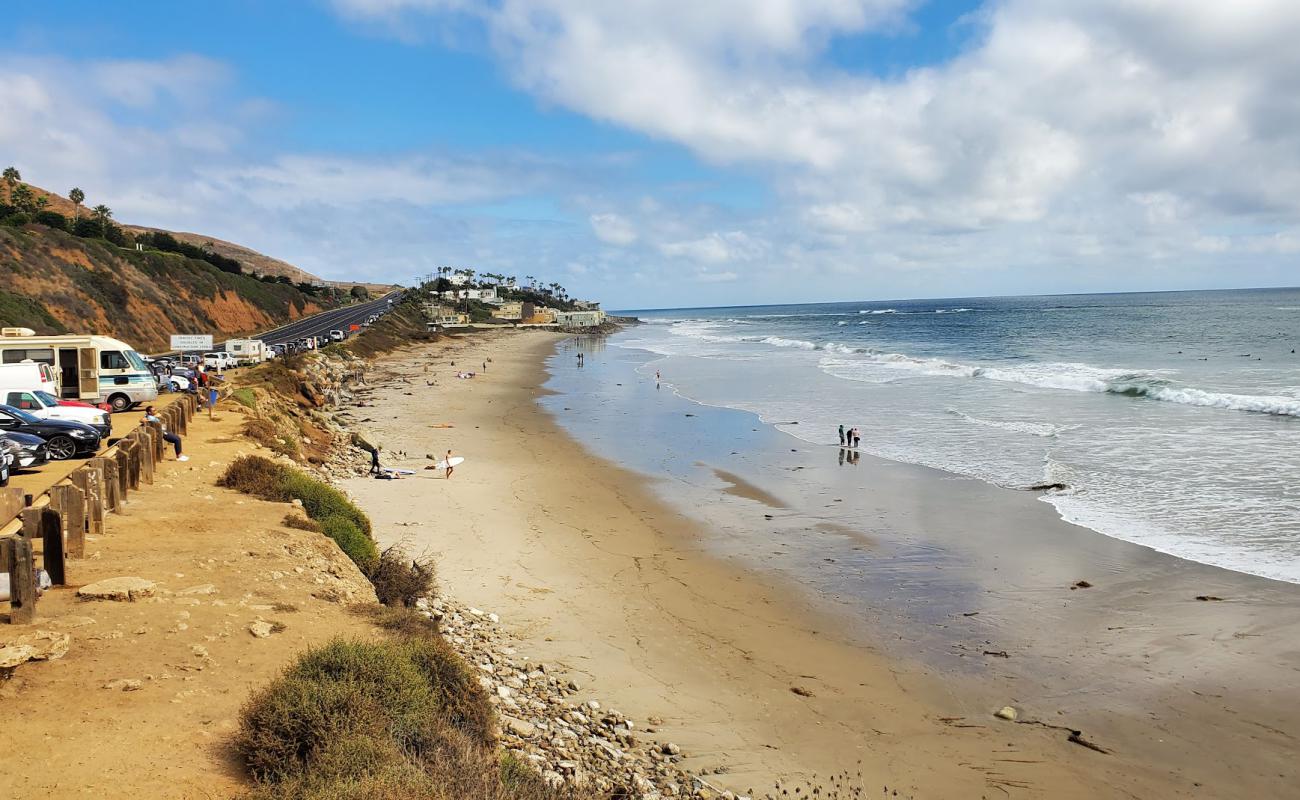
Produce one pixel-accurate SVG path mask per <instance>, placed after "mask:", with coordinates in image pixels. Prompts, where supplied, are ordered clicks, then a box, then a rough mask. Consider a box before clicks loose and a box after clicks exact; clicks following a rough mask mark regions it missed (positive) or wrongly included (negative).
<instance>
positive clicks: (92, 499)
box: [71, 463, 104, 536]
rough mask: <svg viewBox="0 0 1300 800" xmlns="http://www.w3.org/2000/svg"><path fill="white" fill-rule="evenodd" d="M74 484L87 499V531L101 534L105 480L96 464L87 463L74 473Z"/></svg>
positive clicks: (92, 533) (91, 533)
mask: <svg viewBox="0 0 1300 800" xmlns="http://www.w3.org/2000/svg"><path fill="white" fill-rule="evenodd" d="M71 477H72V485H73V486H76V487H77V488H78V489H80V490H81V493H82V496H83V498H84V500H85V509H86V533H87V534H88V535H90V536H99V535H101V534H103V533H104V481H103V473H101V472H100V471H99V470H98V469H97V468H96V466H95V465H94V464H90V463H88V464H86V465H85V466H83V467H82V468H81V469H79V470H77V471H76V472H74V473H72V476H71Z"/></svg>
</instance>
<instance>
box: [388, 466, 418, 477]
mask: <svg viewBox="0 0 1300 800" xmlns="http://www.w3.org/2000/svg"><path fill="white" fill-rule="evenodd" d="M383 470H384V472H387V473H388V474H390V475H414V474H415V470H413V469H397V468H396V467H383Z"/></svg>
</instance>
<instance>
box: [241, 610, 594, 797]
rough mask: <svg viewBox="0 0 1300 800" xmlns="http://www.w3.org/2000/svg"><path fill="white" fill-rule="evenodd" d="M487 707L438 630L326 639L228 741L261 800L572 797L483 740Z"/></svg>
mask: <svg viewBox="0 0 1300 800" xmlns="http://www.w3.org/2000/svg"><path fill="white" fill-rule="evenodd" d="M492 719H493V710H492V706H491V704H490V703H489V702H488V698H487V695H486V693H485V692H484V691H483V689H482V688H480V687H479V685H478V682H477V679H476V678H475V676H474V674H473V673H472V671H471V670H470V668H469V667H468V665H466V664H465V662H464V661H463V660H461V658H460V657H459V656H457V655H456V654H455V652H453V651H452V650H451V648H450V647H449V646H448V645H447V644H446V642H444V641H443V640H442V639H441V638H440V637H439V636H437V635H436V634H433V633H426V634H423V635H419V636H413V637H402V638H398V639H396V640H392V641H388V642H378V643H376V642H361V641H348V640H343V639H335V640H334V641H332V642H329V643H328V644H326V645H325V646H323V647H320V648H317V649H315V650H311V651H308V652H307V653H306V654H305V655H303V656H301V657H300V658H299V660H298V662H297V663H296V664H294V665H293V666H291V667H290V668H289V669H287V670H286V671H285V672H284V674H283V675H282V676H281V677H280V678H279V679H277V680H276V681H275V682H274V683H272V684H271V685H270V686H268V687H267V688H266V689H264V690H262V691H261V692H258V693H257V694H256V695H254V696H253V697H252V699H250V700H249V702H248V704H247V705H246V706H245V707H244V710H243V712H242V713H241V719H240V730H239V733H238V736H237V739H236V743H235V744H236V749H237V751H238V753H239V755H240V756H241V758H242V759H243V761H244V763H245V765H246V766H247V767H248V769H249V771H250V772H251V773H252V774H253V776H254V777H255V778H256V779H257V781H258V782H259V786H258V787H257V788H256V789H255V790H254V791H253V792H252V793H251V794H250V795H249V797H250V798H256V799H257V800H261V799H262V798H266V800H270V798H277V800H278V799H279V798H290V800H345V799H346V800H417V799H418V800H565V799H569V800H577V798H579V797H590V795H582V794H579V793H577V792H576V791H575V790H573V789H571V788H563V789H553V788H551V787H550V786H548V785H547V784H546V782H545V781H544V780H543V779H542V776H541V775H540V774H538V773H537V772H536V771H533V770H532V769H530V768H529V767H528V766H527V765H525V764H524V763H522V762H520V761H518V760H517V759H514V758H512V757H510V756H505V757H499V756H498V755H497V753H496V752H495V748H494V735H493V731H492Z"/></svg>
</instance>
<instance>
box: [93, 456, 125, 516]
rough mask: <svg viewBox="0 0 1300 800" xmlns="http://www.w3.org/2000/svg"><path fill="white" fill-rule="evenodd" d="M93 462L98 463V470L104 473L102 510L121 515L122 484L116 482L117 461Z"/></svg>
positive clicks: (100, 460)
mask: <svg viewBox="0 0 1300 800" xmlns="http://www.w3.org/2000/svg"><path fill="white" fill-rule="evenodd" d="M95 461H97V462H99V463H98V464H97V466H98V468H99V469H102V470H103V471H104V483H103V486H104V509H105V510H106V511H112V512H115V513H121V505H122V494H121V486H122V484H121V483H120V482H119V481H118V476H117V461H115V460H114V459H111V458H97V459H95Z"/></svg>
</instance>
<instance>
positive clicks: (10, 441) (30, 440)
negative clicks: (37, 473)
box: [0, 431, 50, 472]
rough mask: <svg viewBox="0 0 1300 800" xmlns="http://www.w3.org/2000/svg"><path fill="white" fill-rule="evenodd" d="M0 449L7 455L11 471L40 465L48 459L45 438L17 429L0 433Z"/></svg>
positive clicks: (47, 461) (43, 464)
mask: <svg viewBox="0 0 1300 800" xmlns="http://www.w3.org/2000/svg"><path fill="white" fill-rule="evenodd" d="M0 451H3V452H4V454H5V455H6V456H8V458H9V469H10V471H11V472H16V471H18V470H20V469H32V468H33V467H42V466H45V464H47V463H49V460H50V456H49V449H48V448H47V447H46V446H45V440H44V439H42V438H41V437H39V436H33V435H31V434H29V433H18V432H17V431H8V432H6V433H0Z"/></svg>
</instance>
